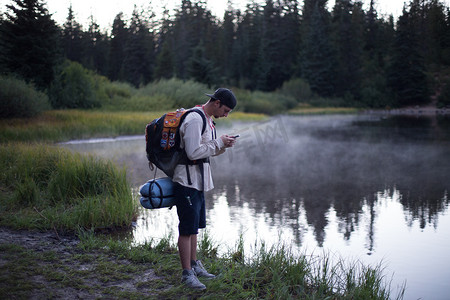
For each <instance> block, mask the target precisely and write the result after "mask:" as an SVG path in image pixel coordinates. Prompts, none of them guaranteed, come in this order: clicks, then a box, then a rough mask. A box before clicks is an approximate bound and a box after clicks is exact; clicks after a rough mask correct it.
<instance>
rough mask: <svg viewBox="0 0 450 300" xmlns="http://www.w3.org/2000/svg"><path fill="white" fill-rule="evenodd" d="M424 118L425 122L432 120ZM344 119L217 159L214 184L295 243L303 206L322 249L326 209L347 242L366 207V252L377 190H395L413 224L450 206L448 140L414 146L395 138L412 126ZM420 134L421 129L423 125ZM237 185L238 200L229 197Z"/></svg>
mask: <svg viewBox="0 0 450 300" xmlns="http://www.w3.org/2000/svg"><path fill="white" fill-rule="evenodd" d="M410 121H411V120H409V119H408V122H410ZM424 122H425V123H424V124H422V125H424V126H429V124H431V123H429V122H428V121H424ZM284 124H287V122H286V121H285V122H284ZM349 124H351V123H348V122H347V125H345V126H333V127H327V126H326V125H323V124H322V125H320V124H319V125H318V127H317V128H312V127H311V126H309V125H308V124H302V123H300V124H299V123H294V124H292V126H291V127H292V129H293V130H294V131H295V132H292V131H289V130H288V132H289V141H288V142H287V143H286V142H284V141H283V140H282V139H277V138H276V136H274V137H273V139H272V142H266V143H265V144H264V145H263V147H257V146H258V144H257V143H253V146H252V147H251V148H249V149H247V151H241V152H236V153H233V155H232V156H226V155H225V156H222V157H217V158H215V160H216V161H215V163H214V166H213V167H214V169H215V172H214V178H215V183H216V186H217V187H220V190H222V191H224V192H226V194H227V199H228V202H229V205H231V206H237V207H242V205H243V203H247V205H248V206H249V207H250V208H251V209H253V210H254V211H255V212H256V213H264V214H267V215H268V216H269V218H270V219H271V220H272V222H273V220H276V221H277V222H276V223H280V222H284V223H285V226H290V227H291V228H292V229H293V230H294V233H295V238H296V239H297V240H296V242H298V243H301V239H302V229H301V228H299V227H300V222H299V215H300V214H301V211H300V209H301V208H302V209H304V211H305V217H306V220H307V223H308V225H309V226H311V227H312V228H314V234H315V237H316V240H317V242H318V244H319V246H321V245H322V244H323V242H324V240H325V228H326V226H327V225H328V220H327V214H328V213H329V211H330V209H333V210H335V212H336V216H337V218H338V222H339V232H341V233H342V235H343V238H344V239H350V237H351V234H352V233H353V232H354V231H355V229H356V228H358V226H359V223H360V222H361V220H360V218H361V215H362V212H363V211H365V212H366V214H369V216H370V217H369V220H368V228H367V239H368V240H367V248H368V250H369V253H370V252H371V251H372V250H373V247H374V244H373V241H374V235H375V233H376V232H375V231H376V229H375V228H374V223H375V220H376V217H377V216H376V213H377V212H376V208H375V206H376V203H377V201H378V198H377V193H378V192H380V191H381V192H383V193H385V192H386V191H388V192H389V193H392V192H393V191H394V190H397V191H399V192H400V194H401V197H400V203H401V204H402V205H403V207H404V210H405V215H406V216H407V218H408V220H409V221H410V226H411V222H412V221H413V220H416V219H418V220H420V222H421V227H422V228H423V226H425V225H426V224H427V223H431V224H436V220H437V215H438V213H439V212H442V211H444V210H445V209H446V207H448V197H447V196H445V195H444V191H445V190H448V188H449V182H448V175H449V174H450V164H449V157H448V155H447V150H446V149H448V147H445V144H446V143H448V141H447V140H445V141H443V142H442V143H443V144H444V145H442V146H441V145H440V144H439V143H436V144H428V143H418V144H416V143H415V140H414V139H411V137H403V138H402V139H400V140H399V139H397V138H396V137H398V136H399V134H400V135H401V133H402V132H403V130H404V129H405V128H411V125H410V124H409V123H407V124H406V125H405V124H404V126H403V127H402V126H400V127H398V126H397V127H396V126H394V125H392V124H393V123H389V124H388V125H386V124H384V125H386V126H378V127H377V128H376V129H375V133H374V132H372V131H371V129H370V128H364V129H363V130H362V131H358V130H359V129H360V128H359V127H358V128H357V127H354V125H349ZM335 125H336V124H335ZM302 126H304V127H305V128H304V130H303V128H302ZM363 126H368V125H367V124H365V123H364V124H363ZM398 128H400V129H398ZM414 130H415V129H414ZM419 131H421V132H422V134H423V129H419ZM318 132H319V133H320V134H319V135H317V133H318ZM343 132H345V133H346V134H347V136H346V135H343V134H342V133H343ZM352 132H353V133H354V134H353V135H352ZM368 137H369V138H368ZM383 137H386V139H384V138H383ZM236 185H237V186H238V187H239V197H235V196H234V190H235V186H236ZM271 220H268V221H269V222H271Z"/></svg>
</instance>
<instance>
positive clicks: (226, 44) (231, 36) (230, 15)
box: [217, 0, 236, 79]
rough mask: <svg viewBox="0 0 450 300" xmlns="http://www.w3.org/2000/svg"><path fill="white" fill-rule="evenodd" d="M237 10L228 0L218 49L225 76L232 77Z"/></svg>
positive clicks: (220, 64)
mask: <svg viewBox="0 0 450 300" xmlns="http://www.w3.org/2000/svg"><path fill="white" fill-rule="evenodd" d="M235 20H236V11H235V10H234V9H233V7H232V5H231V0H228V8H227V10H226V11H225V12H224V15H223V23H222V28H221V41H220V46H219V49H217V51H220V60H219V66H220V68H221V69H222V74H223V76H224V77H225V78H227V79H230V77H232V74H233V58H232V55H233V47H234V41H235V37H236V34H235V33H236V30H235V27H236V25H235Z"/></svg>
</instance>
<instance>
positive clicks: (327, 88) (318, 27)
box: [301, 2, 336, 97]
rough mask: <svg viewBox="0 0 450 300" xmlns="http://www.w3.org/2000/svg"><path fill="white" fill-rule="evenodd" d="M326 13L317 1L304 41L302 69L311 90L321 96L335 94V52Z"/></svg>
mask: <svg viewBox="0 0 450 300" xmlns="http://www.w3.org/2000/svg"><path fill="white" fill-rule="evenodd" d="M325 17H326V15H325V12H324V9H323V8H320V7H319V3H317V2H316V4H315V6H314V9H313V11H312V15H311V18H310V22H309V24H308V29H307V30H306V32H305V36H304V40H303V43H302V47H303V49H302V50H303V51H302V54H301V65H302V67H301V71H302V77H304V78H305V79H306V80H307V81H308V83H309V85H310V87H311V90H312V91H314V92H316V93H317V94H319V95H321V96H325V97H327V96H332V95H333V94H334V79H335V78H334V66H335V65H336V63H335V59H334V52H333V50H332V48H331V43H330V41H329V34H328V28H327V21H326V19H325Z"/></svg>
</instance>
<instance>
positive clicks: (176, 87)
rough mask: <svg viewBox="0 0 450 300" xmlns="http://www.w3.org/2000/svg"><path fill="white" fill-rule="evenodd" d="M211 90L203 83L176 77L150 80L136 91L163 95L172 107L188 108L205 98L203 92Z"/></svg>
mask: <svg viewBox="0 0 450 300" xmlns="http://www.w3.org/2000/svg"><path fill="white" fill-rule="evenodd" d="M210 92H213V91H212V90H211V89H210V88H208V87H207V86H206V85H205V84H202V83H198V82H195V81H191V80H188V81H182V80H180V79H177V78H172V79H164V80H159V81H156V82H152V83H150V84H148V85H146V86H145V87H143V88H141V89H140V90H139V91H138V93H137V94H138V95H141V96H142V95H146V96H155V95H159V96H158V97H160V98H161V99H162V97H161V95H164V96H165V98H166V99H164V101H165V102H167V103H173V108H180V107H184V108H190V107H193V106H195V105H197V104H201V103H203V102H205V101H206V100H207V96H205V93H210Z"/></svg>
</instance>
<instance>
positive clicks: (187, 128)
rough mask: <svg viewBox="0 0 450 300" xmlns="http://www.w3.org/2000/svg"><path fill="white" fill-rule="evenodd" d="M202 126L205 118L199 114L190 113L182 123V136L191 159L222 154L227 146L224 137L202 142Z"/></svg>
mask: <svg viewBox="0 0 450 300" xmlns="http://www.w3.org/2000/svg"><path fill="white" fill-rule="evenodd" d="M207 126H208V124H207ZM202 127H203V120H202V118H201V116H199V115H197V114H189V115H188V116H187V117H186V119H185V120H184V122H183V124H182V127H181V138H182V139H183V141H184V149H185V151H186V154H187V157H188V158H189V159H190V160H197V159H202V158H207V157H210V156H214V155H217V154H220V152H223V150H225V148H226V147H225V143H224V141H223V139H222V137H220V138H217V139H214V140H209V141H205V142H202V136H201V132H202Z"/></svg>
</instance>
